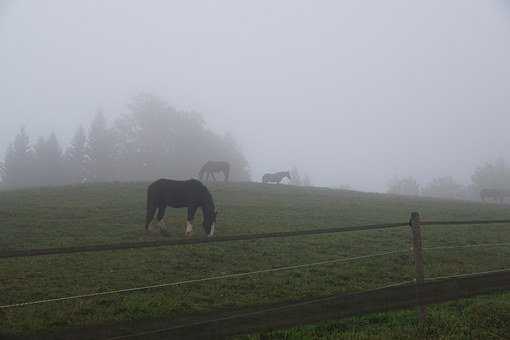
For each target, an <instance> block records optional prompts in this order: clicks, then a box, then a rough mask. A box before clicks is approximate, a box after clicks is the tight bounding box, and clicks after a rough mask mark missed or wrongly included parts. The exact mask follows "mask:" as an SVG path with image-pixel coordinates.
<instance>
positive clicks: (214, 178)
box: [211, 171, 216, 182]
mask: <svg viewBox="0 0 510 340" xmlns="http://www.w3.org/2000/svg"><path fill="white" fill-rule="evenodd" d="M211 177H212V179H213V181H215V182H216V177H214V172H212V171H211Z"/></svg>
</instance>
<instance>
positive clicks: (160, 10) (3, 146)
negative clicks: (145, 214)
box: [0, 0, 510, 196]
mask: <svg viewBox="0 0 510 340" xmlns="http://www.w3.org/2000/svg"><path fill="white" fill-rule="evenodd" d="M509 41H510V5H509V3H508V2H507V1H504V0H489V1H478V0H452V1H440V0H431V1H422V2H409V1H405V0H388V1H384V2H381V1H364V2H359V1H318V2H317V1H295V0H293V1H290V0H286V1H251V2H245V1H179V2H169V1H147V2H141V1H125V0H116V1H102V0H97V1H93V0H89V1H67V0H66V1H64V0H61V1H15V0H0V76H1V78H0V79H1V81H0V102H1V106H0V119H1V120H0V121H1V123H0V160H1V159H4V158H5V157H6V154H7V151H8V150H9V145H11V148H12V145H13V144H14V141H15V139H16V136H17V135H18V136H19V134H20V131H21V129H22V128H24V131H25V133H26V136H27V137H28V138H29V139H30V143H29V145H30V146H29V147H30V148H31V149H32V151H34V152H36V151H37V148H38V147H39V150H42V149H41V148H43V149H44V148H45V147H47V148H48V149H51V148H52V147H51V144H52V143H53V144H54V146H55V139H56V140H57V143H58V145H59V147H58V148H56V147H55V148H53V149H59V150H60V151H59V154H60V157H64V156H66V155H67V157H70V156H69V155H70V153H71V151H70V148H71V146H72V145H73V144H72V142H73V141H75V142H76V140H77V139H79V138H80V137H79V134H80V132H79V131H82V133H83V134H84V135H86V136H88V135H89V134H90V133H91V132H92V130H93V129H92V126H93V122H94V121H95V122H96V123H97V120H98V119H99V120H101V119H103V118H101V117H104V121H102V123H101V124H103V125H104V126H105V130H107V131H108V132H109V133H110V132H111V133H112V136H113V137H112V138H113V139H114V140H115V142H112V144H111V145H112V146H113V147H114V148H115V152H113V151H112V154H115V155H116V156H115V157H117V158H116V159H117V161H116V163H115V165H114V167H115V169H117V170H115V169H110V170H109V171H110V174H108V175H104V176H103V178H99V177H101V176H99V177H96V179H97V180H131V179H136V180H138V179H141V180H148V179H150V178H153V177H157V176H165V177H169V178H172V177H175V178H183V177H193V176H196V173H197V171H198V169H199V167H200V164H202V163H203V162H205V161H206V160H208V159H214V160H228V161H230V162H232V163H233V164H235V167H236V170H235V172H236V175H234V177H233V180H247V179H249V178H251V180H254V181H260V180H261V177H262V175H263V174H264V173H266V172H276V171H287V170H293V171H294V173H296V172H297V171H298V172H299V174H300V175H301V177H302V178H303V179H305V178H306V183H308V184H313V185H320V186H330V187H343V188H351V189H355V190H367V191H390V192H397V193H398V192H402V191H406V190H407V189H406V190H404V189H401V188H402V186H406V188H407V187H408V188H410V189H409V190H407V191H409V193H411V194H413V193H418V192H420V191H416V192H415V191H414V190H415V189H416V188H417V187H416V185H417V186H418V187H419V190H422V191H423V192H424V193H425V194H427V193H428V194H430V192H431V191H430V190H433V189H434V188H435V186H436V187H437V186H439V187H441V188H444V187H448V188H456V186H463V187H467V186H470V185H473V184H474V185H478V188H477V190H478V189H480V188H482V187H486V186H495V187H496V186H498V187H499V186H502V184H501V183H510V177H509V176H510V171H509V170H508V165H507V163H505V160H507V161H509V162H510V151H509V145H510V133H508V127H509V125H510V124H509V123H510V97H509V95H508V94H509V93H510V63H509V62H508V60H510V44H509V43H508V42H509ZM141 98H142V99H141ZM137 101H138V102H137ZM133 103H138V104H140V103H142V104H143V105H142V104H140V105H142V106H138V108H135V109H133ZM154 105H155V106H154ZM151 107H152V108H154V107H155V109H151ZM144 112H145V113H144ZM158 112H159V113H160V115H159V116H158ZM98 117H99V118H98ZM144 117H145V118H146V119H147V120H145V118H144ZM165 117H166V118H165ZM162 120H163V123H161V124H159V123H158V122H162ZM145 121H148V122H150V124H148V125H150V126H149V127H148V126H145V125H144V122H145ZM80 126H81V127H82V128H80ZM96 127H97V126H96ZM158 129H159V130H158ZM133 131H135V132H133ZM140 131H144V132H140ZM151 132H153V133H151ZM52 134H54V135H52ZM77 136H78V137H77ZM40 137H42V139H41V138H40ZM85 139H86V137H85ZM85 144H88V143H87V142H85ZM147 145H149V146H147ZM84 147H87V146H85V145H84ZM129 148H131V149H129ZM144 148H145V149H144ZM89 149H90V146H89ZM98 149H101V150H102V149H103V148H101V147H99V148H98ZM128 149H129V150H128ZM126 150H128V151H126ZM143 150H150V151H147V152H146V153H144V152H145V151H143ZM41 152H42V151H41ZM49 153H51V152H49V151H48V153H47V154H49ZM149 153H152V154H151V155H149ZM137 155H142V156H137ZM34 157H36V156H35V155H34ZM87 157H89V156H87ZM89 158H90V157H89ZM48 159H51V155H50V156H48ZM159 160H161V161H159ZM487 162H488V163H490V165H487V164H486V163H487ZM67 164H68V165H69V164H71V162H68V163H67ZM508 164H510V163H508ZM39 165H40V166H41V167H40V168H38V169H36V170H37V171H38V172H41V173H44V172H45V170H44V169H45V168H44V165H41V164H39ZM46 166H50V165H48V164H47V165H46ZM91 167H92V168H93V166H92V165H90V164H89V168H91ZM137 167H140V168H137ZM41 169H43V170H41ZM119 169H122V170H119ZM147 169H150V170H147ZM128 170H129V171H128ZM76 171H78V170H76ZM76 171H75V172H76ZM89 171H92V170H90V169H89ZM94 171H96V172H97V171H99V170H98V169H95V170H94ZM484 171H485V172H484ZM488 173H489V175H490V174H495V173H496V174H499V175H498V176H499V177H498V178H500V179H498V180H497V181H493V182H490V181H489V180H485V179H481V178H485V177H487V176H489V175H487V174H488ZM87 176H88V179H89V180H90V179H91V178H92V177H91V176H92V175H91V174H90V173H87V174H85V175H83V176H81V177H87ZM94 176H98V175H97V174H96V175H94ZM484 176H485V177H484ZM81 177H80V179H74V180H69V181H71V182H72V181H81V180H82V178H81ZM489 177H490V176H489ZM61 178H62V177H60V179H61ZM506 179H508V180H509V181H506ZM54 180H55V179H54ZM477 180H478V181H481V182H480V183H482V184H480V183H476V181H477ZM44 181H47V182H48V183H50V184H51V181H52V180H51V179H45V180H44ZM483 181H485V182H483ZM498 181H499V182H498ZM489 182H490V183H489ZM483 183H489V184H483ZM503 186H504V185H503ZM427 190H429V192H427ZM452 190H456V189H452ZM455 195H456V194H453V196H455ZM432 196H433V195H432Z"/></svg>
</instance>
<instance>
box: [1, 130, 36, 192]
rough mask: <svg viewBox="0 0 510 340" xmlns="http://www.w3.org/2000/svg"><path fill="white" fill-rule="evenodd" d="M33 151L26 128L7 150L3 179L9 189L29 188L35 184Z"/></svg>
mask: <svg viewBox="0 0 510 340" xmlns="http://www.w3.org/2000/svg"><path fill="white" fill-rule="evenodd" d="M32 166H33V151H32V148H31V147H30V138H29V137H28V135H27V134H26V131H25V128H21V130H20V132H19V133H18V134H17V135H16V137H15V139H14V142H13V143H12V144H10V145H9V147H8V148H7V153H6V155H5V162H4V166H3V174H2V179H3V182H4V185H5V186H7V187H27V186H30V185H32V184H34V182H35V181H34V176H33V174H34V172H33V169H32Z"/></svg>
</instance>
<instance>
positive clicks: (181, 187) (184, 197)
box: [145, 178, 217, 237]
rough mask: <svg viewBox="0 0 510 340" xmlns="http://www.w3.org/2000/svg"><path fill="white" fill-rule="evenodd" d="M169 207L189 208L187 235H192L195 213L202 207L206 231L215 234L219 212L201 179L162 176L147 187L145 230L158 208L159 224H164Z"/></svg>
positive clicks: (211, 234) (208, 233)
mask: <svg viewBox="0 0 510 340" xmlns="http://www.w3.org/2000/svg"><path fill="white" fill-rule="evenodd" d="M167 207H173V208H188V219H187V222H186V232H185V234H186V236H189V235H191V232H192V230H193V225H192V222H193V218H194V217H195V213H196V211H197V209H198V208H202V212H203V214H202V215H203V216H204V222H203V228H204V231H205V233H206V234H207V235H208V236H209V237H211V236H213V235H214V226H215V224H216V215H217V212H216V209H215V207H214V201H213V198H212V196H211V193H210V192H209V190H208V189H207V187H206V186H205V185H203V184H202V183H200V181H197V180H196V179H190V180H187V181H174V180H170V179H164V178H162V179H158V180H157V181H155V182H154V183H152V184H151V185H149V187H148V188H147V215H146V219H145V230H148V229H149V225H150V223H151V221H152V219H153V218H154V214H155V213H156V210H158V215H157V220H158V224H161V223H163V224H164V221H163V217H164V216H165V209H166V208H167Z"/></svg>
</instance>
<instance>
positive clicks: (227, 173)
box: [223, 169, 230, 182]
mask: <svg viewBox="0 0 510 340" xmlns="http://www.w3.org/2000/svg"><path fill="white" fill-rule="evenodd" d="M223 174H224V175H225V182H228V176H229V174H230V170H229V169H225V170H224V171H223Z"/></svg>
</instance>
